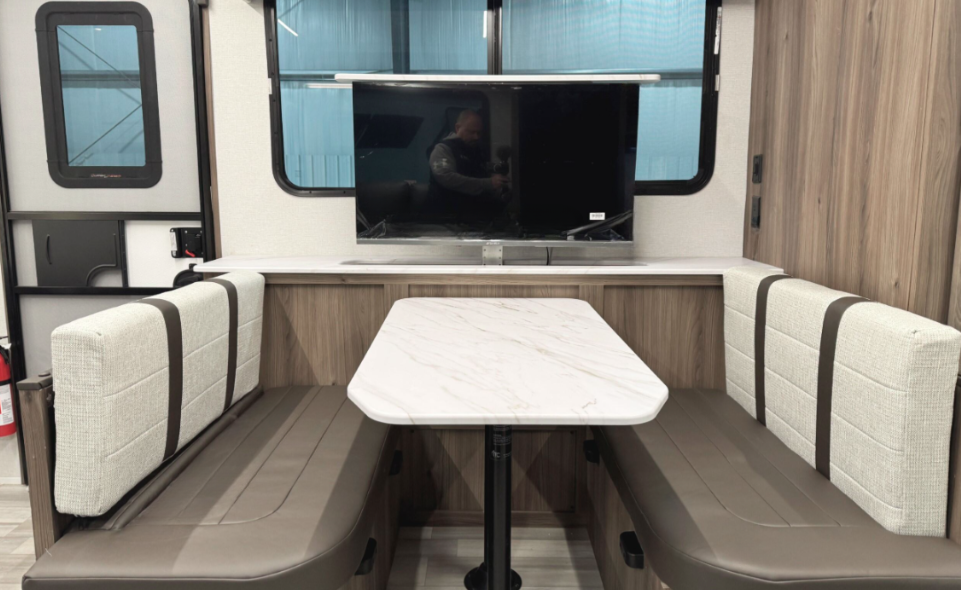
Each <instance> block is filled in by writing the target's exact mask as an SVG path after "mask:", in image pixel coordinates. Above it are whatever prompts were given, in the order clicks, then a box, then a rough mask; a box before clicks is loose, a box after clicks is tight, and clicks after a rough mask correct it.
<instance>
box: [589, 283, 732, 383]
mask: <svg viewBox="0 0 961 590" xmlns="http://www.w3.org/2000/svg"><path fill="white" fill-rule="evenodd" d="M723 318H724V297H723V294H722V291H721V289H720V288H714V287H699V288H693V287H644V288H634V287H605V289H604V319H605V320H607V323H608V324H610V326H611V327H612V328H613V329H614V331H615V332H617V333H618V335H619V336H620V337H621V338H623V339H624V341H625V342H626V343H627V344H628V345H629V346H630V347H631V348H632V349H633V350H634V352H636V353H637V355H638V356H639V357H640V358H641V359H643V360H644V362H645V363H647V366H649V367H650V368H651V370H652V371H654V373H655V374H656V375H657V376H658V377H660V379H661V380H662V381H664V382H665V383H667V385H668V386H669V387H672V388H682V387H695V385H694V384H695V383H701V384H703V385H701V387H706V388H714V389H721V388H723V387H724V327H723Z"/></svg>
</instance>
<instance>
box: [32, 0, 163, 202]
mask: <svg viewBox="0 0 961 590" xmlns="http://www.w3.org/2000/svg"><path fill="white" fill-rule="evenodd" d="M37 43H38V50H39V55H40V69H41V91H42V95H43V109H44V125H45V127H46V140H47V161H48V164H49V170H50V175H51V177H52V178H53V180H54V181H55V182H56V183H57V184H59V185H61V186H64V187H67V188H146V187H150V186H154V185H155V184H157V182H159V180H160V176H161V158H160V126H159V115H158V108H157V78H156V66H155V64H154V49H153V28H152V26H151V19H150V14H149V13H148V12H147V9H146V8H144V7H143V6H141V5H140V4H136V3H131V2H123V3H112V2H50V3H47V4H44V5H43V6H41V7H40V10H39V11H38V12H37Z"/></svg>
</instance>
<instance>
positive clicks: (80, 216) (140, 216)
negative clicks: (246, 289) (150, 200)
mask: <svg viewBox="0 0 961 590" xmlns="http://www.w3.org/2000/svg"><path fill="white" fill-rule="evenodd" d="M7 219H9V220H17V219H27V220H30V219H63V220H67V221H110V220H114V219H116V220H122V221H202V220H203V216H202V214H201V213H197V212H196V211H194V212H192V213H178V212H176V211H174V212H170V213H168V212H151V211H10V212H8V213H7Z"/></svg>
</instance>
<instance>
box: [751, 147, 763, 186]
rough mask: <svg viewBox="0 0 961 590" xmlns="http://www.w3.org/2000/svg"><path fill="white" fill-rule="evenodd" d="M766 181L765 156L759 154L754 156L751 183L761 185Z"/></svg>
mask: <svg viewBox="0 0 961 590" xmlns="http://www.w3.org/2000/svg"><path fill="white" fill-rule="evenodd" d="M763 180H764V156H763V155H761V154H758V155H756V156H754V164H753V165H752V166H751V182H753V183H754V184H761V181H763Z"/></svg>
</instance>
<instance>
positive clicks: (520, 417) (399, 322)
mask: <svg viewBox="0 0 961 590" xmlns="http://www.w3.org/2000/svg"><path fill="white" fill-rule="evenodd" d="M347 392H348V396H349V397H350V399H351V400H352V401H353V402H354V403H355V404H357V406H358V407H359V408H360V409H361V410H363V411H364V413H366V414H367V415H368V416H370V417H371V418H373V419H374V420H377V421H379V422H385V423H388V424H402V425H409V424H420V425H483V424H503V425H521V424H530V425H571V424H591V425H629V424H641V423H644V422H648V421H650V420H653V419H654V418H655V417H656V416H657V413H658V412H659V411H660V409H661V407H662V406H663V405H664V403H665V402H666V401H667V396H668V390H667V386H666V385H664V383H662V382H661V380H660V379H658V378H657V376H656V375H655V374H654V373H653V372H652V371H651V370H650V368H648V366H647V365H645V364H644V362H643V361H642V360H641V359H640V358H638V357H637V355H636V354H634V351H632V350H631V349H630V347H628V346H627V344H626V343H624V341H623V340H621V339H620V337H619V336H618V335H617V334H616V333H615V332H614V330H612V329H611V328H610V326H608V325H607V323H606V322H605V321H604V320H603V319H602V318H601V316H600V315H598V314H597V312H596V311H595V310H594V308H592V307H591V306H590V305H589V304H587V303H586V302H584V301H579V300H575V299H460V298H437V299H434V298H412V299H402V300H400V301H398V302H397V303H395V304H394V306H393V308H392V309H391V311H390V313H389V314H388V316H387V320H386V321H385V322H384V325H383V327H381V329H380V332H379V333H378V334H377V337H376V338H375V339H374V342H373V344H372V345H371V347H370V350H369V351H368V352H367V355H366V356H365V357H364V360H363V361H362V362H361V364H360V368H359V369H358V370H357V373H356V374H355V375H354V378H353V379H352V380H351V382H350V384H349V385H348V387H347Z"/></svg>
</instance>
